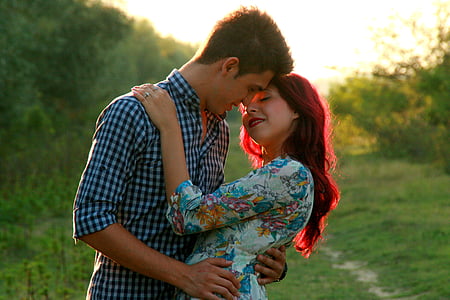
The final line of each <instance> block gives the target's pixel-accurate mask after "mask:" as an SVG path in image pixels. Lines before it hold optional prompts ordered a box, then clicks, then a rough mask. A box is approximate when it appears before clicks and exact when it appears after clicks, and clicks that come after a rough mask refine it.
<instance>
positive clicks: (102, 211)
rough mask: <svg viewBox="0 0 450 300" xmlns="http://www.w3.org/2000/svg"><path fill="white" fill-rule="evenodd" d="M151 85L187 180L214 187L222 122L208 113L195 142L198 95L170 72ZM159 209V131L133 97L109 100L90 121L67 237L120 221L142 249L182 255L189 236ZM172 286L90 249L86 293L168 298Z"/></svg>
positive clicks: (219, 177)
mask: <svg viewBox="0 0 450 300" xmlns="http://www.w3.org/2000/svg"><path fill="white" fill-rule="evenodd" d="M158 85H159V86H160V87H162V88H164V89H166V90H167V91H168V92H169V94H170V95H171V97H172V98H173V100H174V102H175V103H176V106H177V111H178V119H179V121H180V124H181V128H182V132H183V139H184V147H185V151H186V160H187V165H188V169H189V173H190V176H191V180H192V181H193V182H194V184H195V185H198V186H199V187H200V188H201V189H202V190H203V191H205V192H208V193H210V192H212V191H214V190H215V189H216V188H217V187H218V186H219V185H220V184H221V183H222V182H223V169H224V164H225V158H226V153H227V150H228V143H229V129H228V125H227V123H226V122H225V120H224V119H223V118H220V117H218V116H216V115H213V114H209V113H208V116H207V118H208V126H207V128H208V129H207V130H208V131H207V134H206V137H205V139H204V140H203V142H202V122H201V115H200V100H199V98H198V96H197V94H196V93H195V91H194V90H193V89H192V87H191V86H190V85H189V84H188V83H187V81H186V80H185V79H184V78H183V77H182V76H181V74H180V73H179V72H178V71H177V70H174V71H173V72H172V73H171V74H170V75H169V77H168V78H167V80H165V81H162V82H160V83H158ZM166 210H167V203H166V197H165V189H164V177H163V169H162V162H161V149H160V136H159V131H158V130H157V129H156V127H155V126H154V125H153V124H152V122H151V121H150V119H149V118H148V116H147V114H146V112H145V109H144V107H143V106H142V105H141V104H140V102H139V101H138V100H137V99H136V98H134V97H132V96H130V95H125V96H121V97H119V98H116V99H115V100H114V101H112V102H111V103H110V104H109V105H108V106H107V107H106V108H105V109H104V111H103V112H102V113H101V115H100V116H99V118H98V120H97V124H96V131H95V134H94V137H93V142H92V147H91V150H90V153H89V158H88V162H87V165H86V168H85V170H84V172H83V175H82V177H81V181H80V185H79V187H78V191H77V195H76V198H75V203H74V238H79V237H81V236H83V235H86V234H90V233H94V232H97V231H100V230H102V229H105V228H106V227H107V226H109V225H111V224H114V223H120V224H122V225H123V226H124V227H125V228H126V229H127V230H129V231H130V232H131V233H132V234H133V235H135V236H136V237H137V238H138V239H140V240H141V241H143V242H144V243H145V244H147V245H148V246H149V247H151V248H153V249H155V250H157V251H159V252H161V253H164V254H166V255H168V256H171V257H173V258H175V259H177V260H181V261H184V260H185V258H186V257H187V255H189V254H190V252H191V250H192V247H193V243H194V242H195V239H196V237H197V236H196V235H188V236H183V237H182V236H178V235H176V234H175V233H174V232H173V231H172V229H171V226H170V224H169V222H168V221H167V219H166V218H165V213H166ZM174 291H175V288H174V287H173V286H171V285H169V284H167V283H165V282H162V281H158V280H154V279H151V278H149V277H146V276H143V275H141V274H138V273H135V272H133V271H131V270H129V269H127V268H124V267H122V266H120V265H119V264H117V263H115V262H114V261H112V260H110V259H109V258H107V257H106V256H104V255H102V254H101V253H99V252H97V253H96V258H95V266H94V273H93V276H92V278H91V282H90V285H89V289H88V296H89V297H90V298H89V299H127V300H131V299H170V298H171V297H172V296H173V293H174Z"/></svg>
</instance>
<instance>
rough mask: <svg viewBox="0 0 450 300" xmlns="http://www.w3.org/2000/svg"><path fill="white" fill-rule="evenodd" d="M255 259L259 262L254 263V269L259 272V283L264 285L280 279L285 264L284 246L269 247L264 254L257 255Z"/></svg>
mask: <svg viewBox="0 0 450 300" xmlns="http://www.w3.org/2000/svg"><path fill="white" fill-rule="evenodd" d="M257 259H258V261H259V262H260V263H262V264H264V265H261V264H257V265H255V271H256V272H259V273H261V275H262V276H260V278H258V283H259V284H260V285H265V284H269V283H272V282H274V281H277V280H278V279H280V277H281V275H282V274H283V271H284V266H285V264H286V247H285V246H281V247H280V248H278V249H277V248H270V249H269V250H267V251H266V253H265V255H262V254H260V255H258V256H257Z"/></svg>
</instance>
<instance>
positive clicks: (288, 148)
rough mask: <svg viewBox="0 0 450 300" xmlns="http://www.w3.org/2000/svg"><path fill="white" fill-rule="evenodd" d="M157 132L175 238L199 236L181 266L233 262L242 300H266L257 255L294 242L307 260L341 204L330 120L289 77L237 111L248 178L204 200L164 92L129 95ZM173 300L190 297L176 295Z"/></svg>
mask: <svg viewBox="0 0 450 300" xmlns="http://www.w3.org/2000/svg"><path fill="white" fill-rule="evenodd" d="M133 91H134V95H135V96H136V97H137V98H138V99H139V100H140V101H141V102H142V103H143V105H144V106H145V109H146V111H147V113H148V114H149V116H150V118H151V120H152V122H153V123H154V124H155V126H156V127H158V129H159V130H160V133H161V150H162V157H163V166H164V176H165V181H166V193H167V197H168V202H169V210H168V212H167V217H168V219H169V221H170V222H171V224H172V227H173V229H174V231H176V232H177V233H179V234H190V233H198V232H203V234H202V235H201V237H200V238H199V239H198V242H197V244H196V246H195V248H194V252H193V253H192V254H191V255H190V257H189V258H188V260H187V263H195V262H198V261H201V260H203V259H205V258H208V257H222V258H225V259H227V260H231V261H233V265H232V266H231V271H232V272H233V273H234V274H235V275H236V277H237V278H238V279H239V280H240V283H241V288H240V290H239V292H240V293H241V297H240V299H266V298H267V294H266V291H265V288H264V286H260V285H259V284H258V282H257V274H255V272H254V268H253V267H254V265H255V263H256V259H255V258H256V255H257V254H261V253H264V251H265V250H267V249H268V248H271V247H279V246H282V245H288V244H290V243H291V242H292V241H294V243H295V247H296V249H297V250H298V251H300V252H302V254H303V255H304V256H305V257H308V256H309V255H310V254H311V252H312V250H313V247H314V245H315V244H316V242H317V240H318V239H319V238H320V237H321V233H322V231H323V229H324V226H325V219H326V216H327V214H328V212H329V211H330V210H332V209H334V208H335V207H336V205H337V203H338V200H339V192H338V188H337V185H336V183H335V182H334V180H333V179H332V177H331V175H330V173H329V171H330V168H331V167H332V166H334V163H335V156H334V151H333V148H332V145H331V142H330V132H331V129H330V113H329V110H328V107H327V105H326V103H325V102H324V101H323V100H322V99H321V97H320V96H319V95H318V93H317V92H316V90H315V89H314V87H313V86H312V85H311V84H310V83H309V82H308V80H306V79H305V78H303V77H301V76H299V75H296V74H290V75H287V76H283V77H280V78H275V79H274V80H273V81H272V83H271V84H270V85H269V87H268V88H267V89H266V90H264V91H261V92H259V93H257V94H256V96H255V97H254V98H253V99H251V100H246V101H244V103H243V104H242V105H241V113H242V123H243V125H242V127H241V146H242V148H243V149H244V150H245V151H246V152H247V154H248V155H249V157H250V159H251V160H252V162H253V165H254V167H255V168H256V169H255V170H254V171H252V172H250V173H249V174H248V175H247V176H245V177H243V178H240V179H238V180H236V181H234V182H232V183H229V184H224V185H222V186H221V187H220V188H219V189H217V190H216V191H215V192H214V193H212V194H208V195H203V194H202V192H201V191H200V190H199V188H197V187H196V186H195V185H193V184H192V182H190V180H189V174H188V171H187V168H186V162H185V157H184V150H183V142H182V135H181V129H180V127H179V125H178V121H177V119H176V109H175V107H174V105H173V103H172V101H171V100H170V97H169V96H168V94H167V92H165V91H164V90H162V89H160V88H157V87H155V86H152V85H143V86H140V87H137V88H134V90H133ZM178 298H179V299H185V298H189V296H187V295H186V294H184V293H182V292H180V293H179V295H178Z"/></svg>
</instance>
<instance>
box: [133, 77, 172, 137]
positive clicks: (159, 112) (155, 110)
mask: <svg viewBox="0 0 450 300" xmlns="http://www.w3.org/2000/svg"><path fill="white" fill-rule="evenodd" d="M131 90H132V91H133V96H135V97H136V98H137V99H138V100H139V101H141V103H142V105H144V107H145V111H146V112H147V114H148V116H149V117H150V119H151V120H152V122H153V124H155V126H156V127H157V128H158V129H159V130H160V131H162V130H172V129H176V128H178V126H179V125H178V119H177V110H176V108H175V103H174V102H173V100H172V98H170V95H169V93H167V91H166V90H164V89H162V88H160V87H158V86H156V85H153V84H149V83H147V84H143V85H140V86H135V87H133V88H132V89H131Z"/></svg>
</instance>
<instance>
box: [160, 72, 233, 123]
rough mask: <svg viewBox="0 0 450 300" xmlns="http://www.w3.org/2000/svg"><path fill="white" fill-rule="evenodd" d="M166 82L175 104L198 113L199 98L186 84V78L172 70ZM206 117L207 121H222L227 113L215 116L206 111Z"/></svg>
mask: <svg viewBox="0 0 450 300" xmlns="http://www.w3.org/2000/svg"><path fill="white" fill-rule="evenodd" d="M167 81H168V82H170V91H171V92H172V97H173V98H174V101H175V102H177V101H182V102H184V103H185V105H186V106H187V107H189V108H190V109H192V111H197V112H200V98H199V97H198V95H197V92H196V91H195V90H194V88H193V87H192V86H191V85H190V84H189V82H187V80H186V78H184V77H183V75H181V73H180V71H178V70H177V69H173V70H172V72H171V73H170V74H169V76H167ZM206 115H207V116H208V119H209V120H214V119H215V120H217V121H222V120H224V119H225V117H226V116H227V113H226V112H225V113H223V114H221V115H216V114H213V113H211V112H209V111H206Z"/></svg>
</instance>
